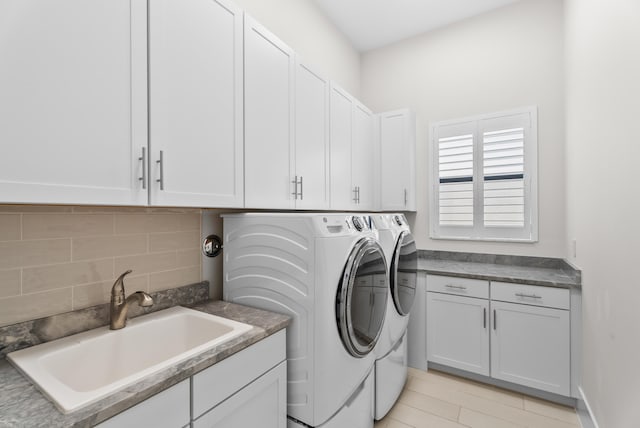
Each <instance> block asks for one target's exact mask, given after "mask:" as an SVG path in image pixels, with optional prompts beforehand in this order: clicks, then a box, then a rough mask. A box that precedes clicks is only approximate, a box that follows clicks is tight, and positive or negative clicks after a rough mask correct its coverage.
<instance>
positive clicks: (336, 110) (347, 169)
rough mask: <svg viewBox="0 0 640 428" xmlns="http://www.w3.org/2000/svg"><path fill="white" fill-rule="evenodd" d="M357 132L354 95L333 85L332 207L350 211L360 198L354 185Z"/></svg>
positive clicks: (331, 139) (331, 113)
mask: <svg viewBox="0 0 640 428" xmlns="http://www.w3.org/2000/svg"><path fill="white" fill-rule="evenodd" d="M352 134H353V98H352V97H351V95H349V94H348V93H347V92H345V91H343V90H342V89H340V88H339V87H337V86H335V85H331V96H330V134H329V135H330V147H331V151H330V152H331V209H332V210H349V209H352V207H353V205H354V204H355V201H356V191H355V189H353V188H352V187H351V139H352Z"/></svg>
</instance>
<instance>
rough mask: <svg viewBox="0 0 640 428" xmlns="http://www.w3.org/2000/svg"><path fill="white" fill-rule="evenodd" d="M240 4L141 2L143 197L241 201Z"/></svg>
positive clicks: (157, 201)
mask: <svg viewBox="0 0 640 428" xmlns="http://www.w3.org/2000/svg"><path fill="white" fill-rule="evenodd" d="M242 61H243V57H242V10H241V9H239V8H238V7H237V6H235V5H234V4H233V3H232V2H230V1H227V0H185V1H180V2H176V1H172V0H157V1H153V2H150V3H149V64H150V73H149V87H150V94H149V112H150V146H149V149H150V153H149V155H150V160H151V174H150V181H151V182H150V188H151V198H150V202H151V203H152V204H154V205H178V206H199V207H242V206H243V202H244V201H243V147H242V145H243V117H242V115H243V99H242V91H243V89H242V85H243V82H242V74H243V70H242Z"/></svg>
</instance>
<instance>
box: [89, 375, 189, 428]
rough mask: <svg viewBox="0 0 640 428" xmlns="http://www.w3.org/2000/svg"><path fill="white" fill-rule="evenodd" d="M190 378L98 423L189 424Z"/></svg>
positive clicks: (108, 427) (111, 427)
mask: <svg viewBox="0 0 640 428" xmlns="http://www.w3.org/2000/svg"><path fill="white" fill-rule="evenodd" d="M189 391H190V381H189V379H186V380H183V381H182V382H180V383H179V384H177V385H174V386H172V387H171V388H169V389H166V390H164V391H162V392H160V393H158V394H156V395H154V396H153V397H151V398H149V399H147V400H145V401H143V402H142V403H140V404H137V405H135V406H133V407H131V408H130V409H127V410H125V411H124V412H122V413H120V414H118V415H116V416H114V417H112V418H111V419H107V420H106V421H104V422H103V423H101V424H99V425H97V426H99V427H100V428H128V427H131V428H137V427H154V428H181V427H184V426H186V425H189V419H190V418H191V414H190V409H189V394H190V392H189Z"/></svg>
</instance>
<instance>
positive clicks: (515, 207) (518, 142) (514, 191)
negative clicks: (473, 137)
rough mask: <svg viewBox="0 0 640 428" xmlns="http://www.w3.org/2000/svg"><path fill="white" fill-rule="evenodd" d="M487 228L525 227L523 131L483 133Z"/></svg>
mask: <svg viewBox="0 0 640 428" xmlns="http://www.w3.org/2000/svg"><path fill="white" fill-rule="evenodd" d="M482 152H483V176H484V225H485V226H487V227H518V228H522V227H524V222H525V216H524V204H525V195H524V128H511V129H503V130H497V131H491V132H484V133H483V141H482Z"/></svg>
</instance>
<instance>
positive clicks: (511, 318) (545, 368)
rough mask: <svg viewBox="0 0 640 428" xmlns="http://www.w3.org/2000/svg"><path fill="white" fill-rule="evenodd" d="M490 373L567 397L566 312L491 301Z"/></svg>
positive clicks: (568, 386) (568, 372) (569, 341)
mask: <svg viewBox="0 0 640 428" xmlns="http://www.w3.org/2000/svg"><path fill="white" fill-rule="evenodd" d="M491 310H492V323H491V324H492V329H491V376H492V377H494V378H496V379H501V380H505V381H508V382H513V383H517V384H520V385H525V386H530V387H532V388H537V389H541V390H544V391H549V392H553V393H556V394H560V395H565V396H568V395H569V394H570V385H571V383H570V373H571V369H570V367H571V366H570V346H571V345H570V344H571V340H570V325H569V311H568V310H563V309H550V308H544V307H538V306H529V305H520V304H515V303H505V302H496V301H492V302H491Z"/></svg>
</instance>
